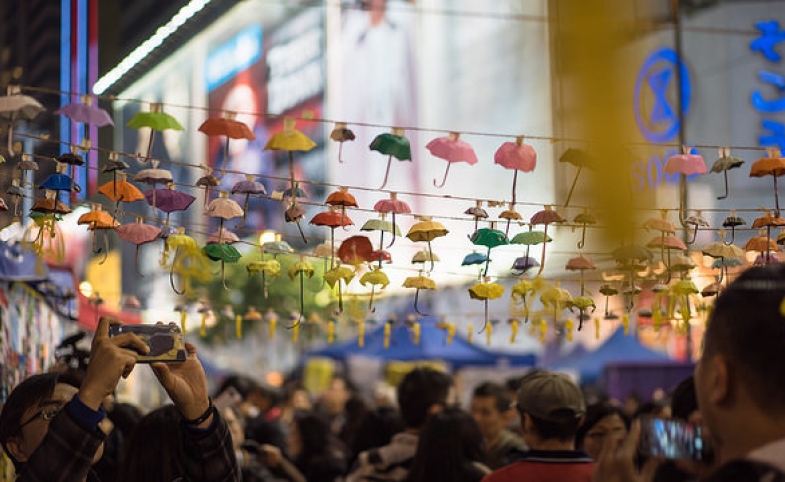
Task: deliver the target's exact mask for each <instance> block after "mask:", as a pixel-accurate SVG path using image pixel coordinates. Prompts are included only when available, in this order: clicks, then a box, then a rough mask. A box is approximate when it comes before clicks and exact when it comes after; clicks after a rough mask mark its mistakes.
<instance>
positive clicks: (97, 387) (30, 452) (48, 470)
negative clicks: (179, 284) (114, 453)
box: [0, 317, 240, 482]
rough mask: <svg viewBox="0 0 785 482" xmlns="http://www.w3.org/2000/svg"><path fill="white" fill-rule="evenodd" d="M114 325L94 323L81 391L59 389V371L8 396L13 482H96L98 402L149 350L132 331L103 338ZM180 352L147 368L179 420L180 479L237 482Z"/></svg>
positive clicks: (3, 425)
mask: <svg viewBox="0 0 785 482" xmlns="http://www.w3.org/2000/svg"><path fill="white" fill-rule="evenodd" d="M119 323H120V321H119V320H116V319H114V318H110V317H102V318H101V320H100V321H99V323H98V328H97V329H96V333H95V337H94V338H93V343H92V347H91V350H90V364H89V366H88V368H87V374H86V377H85V379H84V382H83V383H82V384H81V386H80V387H78V388H76V387H75V386H73V385H69V384H66V383H62V382H61V381H60V380H59V378H60V376H61V375H60V374H58V373H47V374H42V375H34V376H32V377H29V378H28V379H26V380H25V381H23V382H22V383H20V384H19V385H18V386H17V387H16V388H15V389H14V390H13V391H12V392H11V394H10V395H9V397H8V400H7V401H6V403H5V405H4V406H3V410H2V412H0V444H2V447H3V449H4V450H5V452H6V453H7V454H8V456H9V457H10V459H11V461H12V462H13V464H14V468H15V469H16V473H17V479H16V480H18V481H37V480H46V481H51V482H58V481H59V482H71V481H73V482H82V481H98V482H100V479H98V477H97V475H96V474H95V473H94V472H93V471H92V470H91V466H92V465H93V463H95V462H96V461H98V460H99V459H100V458H101V453H102V451H103V448H102V447H103V442H104V439H105V437H106V436H105V434H104V433H103V432H102V431H101V429H100V427H99V424H100V422H101V421H102V420H103V419H104V417H105V416H106V414H105V412H104V411H103V409H102V408H101V402H102V401H103V399H104V397H106V396H107V395H108V394H110V393H112V392H113V391H114V390H115V387H116V386H117V383H118V382H119V381H120V377H123V378H126V377H128V375H130V374H131V371H132V370H133V369H134V366H135V364H136V362H137V359H138V357H139V355H140V354H142V355H143V354H147V353H148V352H149V350H150V349H149V347H148V346H147V345H146V344H145V343H144V342H143V341H142V339H141V338H139V337H138V336H137V335H135V334H133V333H123V334H120V335H117V336H114V337H110V336H109V327H110V325H112V324H119ZM185 346H186V351H187V357H186V360H185V361H183V362H178V363H170V364H165V363H153V364H152V365H151V366H152V369H153V371H154V372H155V375H156V377H157V378H158V381H159V382H160V384H161V385H162V386H163V387H164V389H165V390H166V392H167V393H168V394H169V397H170V398H171V399H172V401H173V402H174V405H175V407H176V408H177V411H178V412H179V414H180V416H181V417H182V421H181V430H180V436H181V437H182V443H183V446H184V449H185V450H184V451H183V453H184V457H183V460H182V471H183V473H182V474H181V477H182V478H183V479H184V480H193V481H196V480H199V481H209V482H212V481H216V482H228V481H239V480H240V475H239V472H238V470H237V464H236V461H235V455H234V450H233V449H232V439H231V436H230V434H229V430H228V428H227V426H226V423H225V422H224V420H223V419H222V418H221V416H220V414H219V413H218V412H217V411H216V410H215V408H214V407H213V405H212V403H211V401H210V399H209V397H208V396H207V378H206V376H205V373H204V369H203V368H202V365H201V363H200V362H199V359H198V358H197V356H196V347H194V346H193V345H191V344H188V343H187V344H186V345H185ZM152 436H154V434H153V435H152Z"/></svg>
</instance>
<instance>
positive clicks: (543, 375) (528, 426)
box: [517, 370, 586, 448]
mask: <svg viewBox="0 0 785 482" xmlns="http://www.w3.org/2000/svg"><path fill="white" fill-rule="evenodd" d="M517 407H518V412H519V413H520V414H521V424H522V427H523V435H524V439H525V441H526V443H527V444H528V445H529V446H530V447H535V448H536V447H537V446H539V445H541V444H542V443H543V442H546V441H551V440H553V441H557V442H573V441H574V440H575V433H576V432H577V430H578V427H579V426H580V424H581V421H582V419H583V416H584V415H585V413H586V402H585V401H584V399H583V393H581V390H580V388H578V386H577V385H576V384H575V383H573V381H572V380H570V378H569V377H567V376H566V375H563V374H560V373H553V372H549V371H545V370H540V371H536V372H533V373H530V374H528V375H526V376H525V377H523V379H522V380H521V388H520V390H519V391H518V401H517Z"/></svg>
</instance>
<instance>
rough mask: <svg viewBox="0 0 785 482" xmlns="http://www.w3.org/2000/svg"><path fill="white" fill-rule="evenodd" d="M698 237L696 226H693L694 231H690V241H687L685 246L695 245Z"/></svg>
mask: <svg viewBox="0 0 785 482" xmlns="http://www.w3.org/2000/svg"><path fill="white" fill-rule="evenodd" d="M697 237H698V225H697V224H696V225H695V229H694V230H693V231H692V239H691V240H689V241H687V244H695V239H697Z"/></svg>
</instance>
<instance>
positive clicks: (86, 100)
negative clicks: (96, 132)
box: [55, 95, 114, 127]
mask: <svg viewBox="0 0 785 482" xmlns="http://www.w3.org/2000/svg"><path fill="white" fill-rule="evenodd" d="M81 100H82V102H81V103H78V104H77V103H71V104H68V105H64V106H63V107H61V108H59V109H57V110H56V111H55V114H60V115H63V116H65V117H68V118H69V119H71V120H72V121H74V122H81V123H83V124H92V125H94V126H96V127H103V126H113V125H114V122H112V118H111V117H109V113H108V112H106V111H105V110H103V109H102V108H100V107H98V106H95V105H93V98H92V96H89V95H83V96H82V99H81Z"/></svg>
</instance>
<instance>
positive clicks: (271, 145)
mask: <svg viewBox="0 0 785 482" xmlns="http://www.w3.org/2000/svg"><path fill="white" fill-rule="evenodd" d="M295 124H296V121H295V120H294V119H293V118H291V117H286V118H284V120H283V130H282V131H281V132H278V133H277V134H275V135H273V136H272V137H271V138H270V140H269V141H267V144H265V146H264V150H266V151H267V150H276V151H286V152H287V153H288V154H289V183H290V185H291V189H292V191H295V190H296V185H295V182H294V158H293V157H292V152H294V151H310V150H311V149H313V148H314V147H316V143H315V142H314V141H312V140H311V139H309V138H308V136H306V135H305V134H303V133H302V132H300V131H299V130H297V129H295V128H294V126H295ZM294 202H295V204H296V202H297V198H296V197H294Z"/></svg>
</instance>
